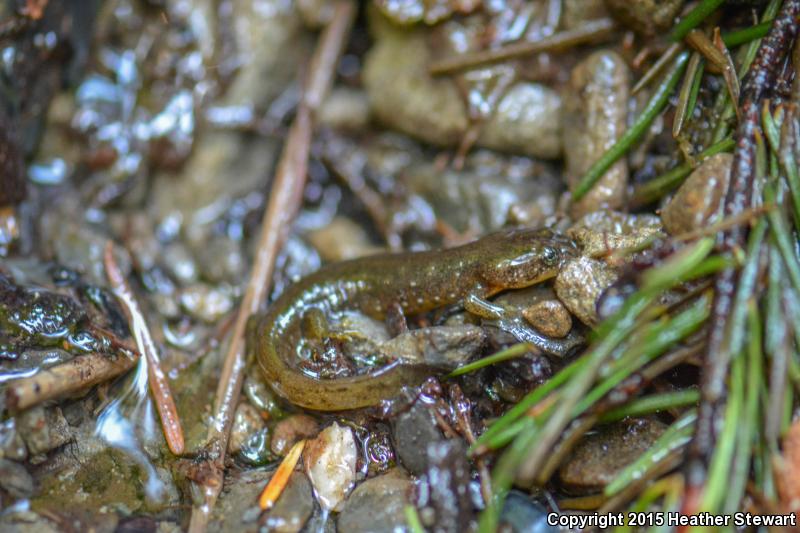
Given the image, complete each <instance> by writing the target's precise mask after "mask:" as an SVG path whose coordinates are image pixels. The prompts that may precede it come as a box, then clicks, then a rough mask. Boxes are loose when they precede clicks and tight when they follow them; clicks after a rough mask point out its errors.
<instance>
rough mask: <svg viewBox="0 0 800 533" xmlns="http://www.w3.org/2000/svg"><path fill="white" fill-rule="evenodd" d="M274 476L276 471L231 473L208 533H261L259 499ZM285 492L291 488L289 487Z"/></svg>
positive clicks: (216, 506) (228, 475) (252, 470)
mask: <svg viewBox="0 0 800 533" xmlns="http://www.w3.org/2000/svg"><path fill="white" fill-rule="evenodd" d="M273 473H274V471H273V470H265V469H261V468H259V469H249V470H240V469H230V470H229V471H228V473H227V474H226V475H225V485H224V487H223V489H222V493H221V494H220V497H219V500H218V502H217V505H215V506H214V519H213V520H212V522H211V524H210V526H209V528H208V529H209V531H219V532H223V533H228V532H230V533H234V532H237V533H238V532H242V531H246V532H247V533H256V532H257V531H259V529H260V528H259V524H258V518H259V516H260V515H261V510H260V509H259V508H258V503H257V502H258V497H259V494H261V491H262V490H264V487H265V486H266V485H267V483H268V482H269V479H270V478H271V477H272V475H273ZM286 488H287V489H288V488H289V487H288V485H287V487H286ZM308 492H309V494H308V497H309V498H311V490H310V489H309V491H308ZM278 501H280V499H279V500H278ZM312 503H313V501H312ZM276 505H277V502H276Z"/></svg>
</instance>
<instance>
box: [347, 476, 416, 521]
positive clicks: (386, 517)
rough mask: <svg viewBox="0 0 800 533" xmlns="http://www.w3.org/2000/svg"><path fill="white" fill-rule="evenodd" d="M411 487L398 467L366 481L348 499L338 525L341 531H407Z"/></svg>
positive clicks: (408, 480) (409, 481)
mask: <svg viewBox="0 0 800 533" xmlns="http://www.w3.org/2000/svg"><path fill="white" fill-rule="evenodd" d="M412 488H413V483H412V482H411V480H410V479H409V478H408V477H407V476H406V475H405V473H403V472H402V471H401V470H399V469H397V468H394V469H392V470H389V471H388V472H386V473H385V474H383V475H381V476H377V477H373V478H370V479H368V480H366V481H364V482H363V483H361V484H360V485H359V486H358V487H356V489H355V490H354V491H353V493H352V494H351V495H350V497H349V498H347V501H346V502H345V504H344V508H343V509H342V512H341V513H340V514H339V519H338V520H337V523H336V525H337V527H338V529H339V531H347V532H349V533H367V532H370V533H384V532H385V533H393V532H395V531H398V530H400V529H403V528H405V524H406V519H405V514H404V511H403V508H404V507H405V506H406V504H408V503H409V495H410V492H411V490H412Z"/></svg>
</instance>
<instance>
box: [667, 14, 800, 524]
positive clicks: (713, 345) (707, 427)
mask: <svg viewBox="0 0 800 533" xmlns="http://www.w3.org/2000/svg"><path fill="white" fill-rule="evenodd" d="M799 16H800V0H786V1H785V2H784V3H783V5H782V6H781V8H780V11H779V12H778V15H777V16H776V17H775V19H774V20H773V23H772V28H771V29H770V31H769V33H768V34H767V36H766V37H764V39H763V40H762V42H761V45H760V46H759V49H758V52H757V54H756V58H755V60H754V61H753V64H752V66H751V67H750V69H749V70H748V72H747V75H746V76H745V78H744V81H743V83H742V90H741V97H740V102H739V106H740V108H741V115H740V116H741V120H740V122H739V126H738V128H737V131H736V150H735V152H734V159H733V168H732V171H731V179H730V183H729V184H728V191H727V195H726V197H725V208H724V213H725V216H726V217H735V216H738V215H740V214H741V213H742V212H744V211H745V210H746V209H748V208H752V207H754V203H753V202H754V195H753V186H754V181H755V144H756V143H755V138H756V135H757V134H760V126H759V118H760V109H761V103H762V101H763V99H764V98H765V97H766V96H767V94H768V93H769V91H770V90H771V89H772V88H773V87H774V86H775V82H776V79H777V70H778V69H779V68H780V67H781V65H782V64H783V58H784V57H786V55H787V54H788V52H789V47H790V46H791V45H792V42H793V41H794V39H795V38H796V36H797V31H798V24H797V20H798V17H799ZM746 236H747V229H746V228H744V227H742V226H734V227H732V228H730V229H728V230H727V231H725V232H723V233H722V235H721V237H720V239H719V245H720V248H721V249H723V250H729V251H733V250H736V249H741V247H742V246H743V245H744V242H745V238H746ZM737 285H738V273H737V270H736V269H735V268H732V267H731V268H727V269H725V270H723V271H722V272H721V273H720V274H719V275H718V276H717V278H716V280H715V283H714V302H713V304H712V308H711V318H710V320H709V324H710V328H709V334H708V348H707V349H706V353H707V354H709V356H707V357H706V358H705V361H704V365H703V370H702V378H701V388H700V391H701V401H700V407H699V410H698V418H697V426H696V429H695V434H694V437H693V439H692V441H691V443H690V444H689V448H688V457H687V471H686V472H687V488H686V495H685V496H684V503H683V505H682V512H685V513H689V514H692V513H694V512H695V511H696V510H697V509H696V506H697V505H698V504H699V501H700V499H701V494H702V491H703V487H704V485H705V479H706V472H707V469H708V464H709V461H710V458H711V453H712V451H713V450H714V443H715V441H716V429H717V420H721V419H722V409H723V406H724V398H725V390H726V389H725V378H726V376H727V372H728V366H729V363H730V360H731V357H732V355H733V354H732V353H731V346H730V345H729V340H730V335H728V329H729V326H728V324H729V320H728V319H729V317H730V315H731V310H732V308H733V304H734V299H735V294H736V288H737Z"/></svg>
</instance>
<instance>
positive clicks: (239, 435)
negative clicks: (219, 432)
mask: <svg viewBox="0 0 800 533" xmlns="http://www.w3.org/2000/svg"><path fill="white" fill-rule="evenodd" d="M263 427H264V420H262V418H261V416H260V414H259V412H258V409H256V408H255V407H253V406H252V405H250V404H249V403H246V402H242V403H240V404H239V405H238V406H237V407H236V413H235V414H234V416H233V426H232V427H231V437H230V439H229V440H228V452H230V453H231V454H235V453H236V452H238V451H239V450H240V449H241V448H242V444H244V442H245V441H246V440H247V439H248V438H249V437H250V435H252V434H253V433H255V432H256V431H258V430H259V429H261V428H263Z"/></svg>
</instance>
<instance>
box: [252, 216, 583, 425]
mask: <svg viewBox="0 0 800 533" xmlns="http://www.w3.org/2000/svg"><path fill="white" fill-rule="evenodd" d="M575 255H576V248H575V245H574V244H573V243H572V242H571V241H570V240H569V239H567V238H565V237H563V236H560V235H558V234H556V233H554V232H552V231H550V230H533V229H511V230H504V231H500V232H497V233H493V234H490V235H488V236H486V237H483V238H481V239H479V240H476V241H474V242H471V243H469V244H466V245H463V246H459V247H455V248H450V249H445V250H439V251H424V252H405V253H394V254H381V255H373V256H368V257H363V258H358V259H353V260H349V261H342V262H339V263H333V264H330V265H327V266H325V267H323V268H321V269H319V270H318V271H316V272H314V273H312V274H310V275H309V276H307V277H305V278H303V279H301V280H300V281H298V282H297V283H295V284H293V285H291V286H290V287H289V288H287V289H286V291H285V292H284V293H283V294H281V295H280V296H279V297H278V299H277V300H276V301H275V302H274V303H273V304H272V305H271V306H270V307H269V309H268V310H267V311H266V312H265V313H263V314H261V315H256V316H255V317H254V320H253V322H252V323H251V328H250V343H251V349H253V350H254V353H255V357H256V359H257V361H258V364H259V366H260V368H261V371H262V373H263V375H264V377H265V378H266V381H267V383H268V384H269V385H270V386H271V387H272V388H273V389H274V390H275V392H276V393H278V394H279V395H280V396H283V397H284V398H286V399H287V400H289V401H290V402H291V403H293V404H295V405H299V406H302V407H305V408H308V409H314V410H319V411H340V410H348V409H356V408H360V407H367V406H373V405H376V404H378V403H379V402H380V401H381V400H382V399H385V398H389V397H391V396H393V395H394V394H396V393H398V392H399V391H400V389H401V387H403V386H405V385H416V384H419V383H421V382H422V381H423V380H424V379H426V378H427V377H428V376H430V375H431V374H432V373H433V372H435V369H431V368H430V367H428V366H426V365H422V364H419V363H416V364H410V363H409V362H408V361H406V360H402V359H398V360H395V361H393V362H391V363H389V364H387V365H385V366H383V367H381V368H378V369H375V370H373V371H370V372H368V373H365V374H363V375H356V376H350V377H342V378H333V379H321V378H318V377H315V376H313V375H309V374H307V373H306V372H304V371H303V370H302V369H300V368H299V367H298V366H297V365H296V364H294V363H295V362H296V361H297V358H298V351H299V350H300V348H299V347H300V346H301V345H303V344H304V343H303V342H302V341H303V340H304V338H303V335H304V328H303V322H304V321H303V318H304V316H306V313H308V312H309V310H312V309H314V310H318V311H321V312H322V314H323V315H325V316H331V315H332V314H335V313H337V312H342V311H360V312H362V313H364V314H366V315H368V316H370V317H372V318H375V319H378V320H385V319H386V316H387V312H389V311H388V310H389V308H390V306H395V307H396V306H399V307H400V309H401V310H402V313H403V314H404V315H406V316H412V315H416V314H420V313H425V312H429V311H432V310H434V309H438V308H442V307H445V306H451V305H454V304H462V305H463V306H464V308H465V309H466V310H468V311H473V310H474V312H476V313H478V314H480V313H481V309H482V308H485V307H489V306H491V304H489V303H488V302H487V301H486V298H489V297H491V296H493V295H495V294H497V293H499V292H501V291H504V290H507V289H517V288H523V287H528V286H531V285H534V284H536V283H539V282H541V281H544V280H546V279H549V278H552V277H554V276H555V275H556V274H557V273H558V271H559V268H560V266H561V265H562V263H563V262H564V261H565V260H566V259H568V258H570V257H574V256H575ZM315 312H316V311H315Z"/></svg>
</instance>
